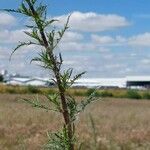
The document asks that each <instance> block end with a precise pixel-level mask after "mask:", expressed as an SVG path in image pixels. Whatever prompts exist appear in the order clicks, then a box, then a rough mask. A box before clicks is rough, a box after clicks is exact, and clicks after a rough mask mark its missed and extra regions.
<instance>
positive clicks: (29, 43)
mask: <svg viewBox="0 0 150 150" xmlns="http://www.w3.org/2000/svg"><path fill="white" fill-rule="evenodd" d="M29 45H38V44H37V43H34V42H31V41H29V42H20V44H19V45H17V46H16V48H15V49H14V50H13V51H12V53H11V55H10V58H9V60H11V57H12V55H13V54H14V53H15V52H16V51H17V50H18V49H20V48H21V47H23V46H29Z"/></svg>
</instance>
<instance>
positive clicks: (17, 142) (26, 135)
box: [0, 94, 150, 150]
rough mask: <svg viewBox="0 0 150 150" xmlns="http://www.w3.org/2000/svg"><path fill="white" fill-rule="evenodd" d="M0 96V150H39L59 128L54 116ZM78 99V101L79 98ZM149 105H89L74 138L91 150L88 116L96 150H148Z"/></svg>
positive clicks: (109, 101) (12, 97)
mask: <svg viewBox="0 0 150 150" xmlns="http://www.w3.org/2000/svg"><path fill="white" fill-rule="evenodd" d="M33 96H35V95H15V94H14V95H9V94H1V95H0V150H40V149H42V147H41V146H42V145H43V144H45V143H46V140H47V136H46V133H47V131H54V130H57V129H59V127H60V122H61V119H60V116H59V115H58V114H56V113H52V112H45V111H43V110H39V109H34V108H31V107H30V106H29V105H28V104H26V103H23V102H22V101H19V100H18V99H19V98H20V97H33ZM79 99H80V98H79ZM149 108H150V101H147V100H141V101H139V100H128V99H103V100H98V101H97V102H95V103H93V104H92V105H90V106H89V107H88V108H87V109H86V111H85V112H84V113H83V114H82V115H80V119H79V120H78V121H77V123H76V124H77V127H78V129H77V136H78V137H79V139H80V140H81V141H83V142H84V144H83V149H92V144H93V137H92V136H93V134H92V129H91V125H90V122H89V114H91V115H92V116H93V120H94V122H95V126H96V130H97V144H98V149H100V150H132V149H133V150H149V149H150V119H149V116H150V109H149Z"/></svg>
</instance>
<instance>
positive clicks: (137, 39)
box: [128, 32, 150, 47]
mask: <svg viewBox="0 0 150 150" xmlns="http://www.w3.org/2000/svg"><path fill="white" fill-rule="evenodd" d="M128 44H129V45H132V46H146V47H149V46H150V33H149V32H146V33H144V34H139V35H136V36H133V37H130V38H129V39H128Z"/></svg>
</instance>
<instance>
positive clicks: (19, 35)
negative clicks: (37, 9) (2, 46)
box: [0, 29, 28, 44]
mask: <svg viewBox="0 0 150 150" xmlns="http://www.w3.org/2000/svg"><path fill="white" fill-rule="evenodd" d="M24 31H26V30H25V29H20V30H12V31H10V30H0V43H9V44H12V43H18V42H19V41H24V40H26V39H27V38H28V37H27V35H26V34H25V33H24Z"/></svg>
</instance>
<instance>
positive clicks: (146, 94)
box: [142, 92, 150, 99]
mask: <svg viewBox="0 0 150 150" xmlns="http://www.w3.org/2000/svg"><path fill="white" fill-rule="evenodd" d="M142 98H144V99H150V93H149V92H145V93H143V95H142Z"/></svg>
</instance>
